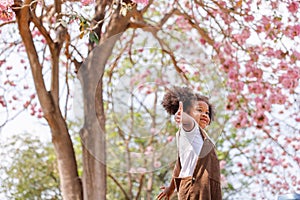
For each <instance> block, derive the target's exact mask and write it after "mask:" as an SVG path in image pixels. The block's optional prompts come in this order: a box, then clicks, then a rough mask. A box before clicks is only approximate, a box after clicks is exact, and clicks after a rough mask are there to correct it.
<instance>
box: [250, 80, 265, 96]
mask: <svg viewBox="0 0 300 200" xmlns="http://www.w3.org/2000/svg"><path fill="white" fill-rule="evenodd" d="M248 89H249V92H251V93H254V94H263V93H265V91H264V87H263V83H261V82H252V83H250V84H249V85H248Z"/></svg>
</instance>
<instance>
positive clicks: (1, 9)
mask: <svg viewBox="0 0 300 200" xmlns="http://www.w3.org/2000/svg"><path fill="white" fill-rule="evenodd" d="M12 4H13V1H9V0H8V1H4V2H3V1H1V4H0V20H2V21H9V20H12V19H13V18H14V16H15V15H14V12H13V11H12V9H11V8H10V6H11V5H12Z"/></svg>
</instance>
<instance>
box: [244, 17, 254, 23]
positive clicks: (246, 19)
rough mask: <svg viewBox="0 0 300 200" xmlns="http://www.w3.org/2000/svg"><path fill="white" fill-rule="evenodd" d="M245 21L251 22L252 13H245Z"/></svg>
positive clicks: (252, 18)
mask: <svg viewBox="0 0 300 200" xmlns="http://www.w3.org/2000/svg"><path fill="white" fill-rule="evenodd" d="M244 19H245V21H246V22H252V21H253V20H254V16H253V15H246V16H245V17H244Z"/></svg>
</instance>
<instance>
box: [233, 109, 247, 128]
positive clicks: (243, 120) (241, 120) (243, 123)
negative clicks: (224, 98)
mask: <svg viewBox="0 0 300 200" xmlns="http://www.w3.org/2000/svg"><path fill="white" fill-rule="evenodd" d="M248 125H249V120H248V114H247V112H245V111H243V110H242V111H241V112H240V113H239V114H238V117H237V119H236V121H235V122H234V126H235V127H236V128H245V127H247V126H248Z"/></svg>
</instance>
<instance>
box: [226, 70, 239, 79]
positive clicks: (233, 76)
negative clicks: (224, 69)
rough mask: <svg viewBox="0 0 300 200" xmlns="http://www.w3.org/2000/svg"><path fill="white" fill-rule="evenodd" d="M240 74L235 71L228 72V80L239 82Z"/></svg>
mask: <svg viewBox="0 0 300 200" xmlns="http://www.w3.org/2000/svg"><path fill="white" fill-rule="evenodd" d="M238 77H239V76H238V73H237V71H236V70H235V69H230V70H229V72H228V78H229V79H231V80H237V79H238Z"/></svg>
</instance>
